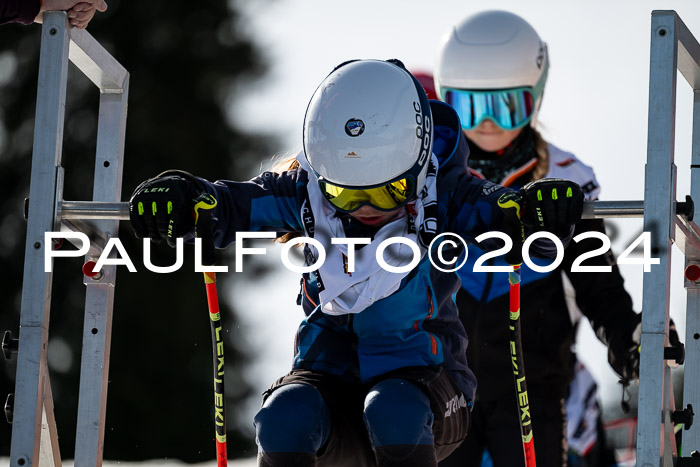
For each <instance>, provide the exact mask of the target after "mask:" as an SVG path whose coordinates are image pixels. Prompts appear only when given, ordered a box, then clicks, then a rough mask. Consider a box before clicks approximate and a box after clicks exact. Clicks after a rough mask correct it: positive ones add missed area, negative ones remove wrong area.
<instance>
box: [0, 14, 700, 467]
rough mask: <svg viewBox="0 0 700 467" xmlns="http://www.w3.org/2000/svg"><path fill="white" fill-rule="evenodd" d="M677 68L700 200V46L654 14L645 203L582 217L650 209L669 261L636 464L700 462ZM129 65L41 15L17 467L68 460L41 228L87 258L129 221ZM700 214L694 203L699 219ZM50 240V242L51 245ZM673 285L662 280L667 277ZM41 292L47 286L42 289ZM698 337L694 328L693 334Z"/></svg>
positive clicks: (655, 279) (648, 362)
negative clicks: (68, 111)
mask: <svg viewBox="0 0 700 467" xmlns="http://www.w3.org/2000/svg"><path fill="white" fill-rule="evenodd" d="M68 57H69V58H70V60H71V61H73V63H74V64H76V65H77V66H78V68H80V70H81V71H82V72H83V73H84V74H85V75H86V76H88V77H89V78H90V79H91V80H92V81H93V83H95V85H96V86H97V87H98V88H99V89H100V93H101V95H100V97H101V98H100V110H99V124H98V136H97V139H98V142H97V155H96V158H97V159H96V162H97V163H96V164H95V185H94V191H93V201H64V200H63V199H62V188H63V186H62V183H63V171H62V168H61V166H60V162H61V144H62V140H63V118H64V108H65V93H66V80H67V74H66V73H67V67H68ZM676 70H680V71H681V73H682V75H683V76H684V77H685V79H686V80H687V81H688V83H689V84H690V85H691V87H692V89H693V92H694V106H693V134H692V138H693V145H692V163H691V167H690V168H691V195H692V196H691V197H692V199H693V200H696V202H698V201H700V171H699V170H697V169H700V46H699V45H698V43H697V41H696V40H695V38H694V37H693V36H692V34H691V33H690V31H689V30H688V28H687V27H686V26H685V24H684V23H683V22H682V21H681V19H680V18H679V17H678V16H677V14H676V13H675V12H674V11H654V12H653V13H652V25H651V57H650V80H649V123H648V144H647V164H646V169H645V173H646V175H645V193H644V201H605V202H603V201H596V202H586V203H585V205H584V215H583V217H584V218H612V217H615V218H632V217H642V216H643V217H644V230H645V231H648V232H651V234H652V235H651V241H652V245H651V246H652V255H654V256H657V257H659V258H660V264H659V265H658V266H655V267H652V268H651V272H648V273H645V274H644V283H643V309H644V314H643V318H642V350H641V351H642V354H641V364H640V373H641V375H640V376H641V378H640V384H639V402H640V403H639V418H638V420H639V424H638V433H637V465H640V466H642V467H651V466H660V465H661V466H671V465H674V460H675V461H676V465H700V463H694V460H690V459H686V458H683V459H680V458H676V459H674V457H676V456H677V454H676V449H675V448H676V447H675V437H674V434H673V428H672V424H671V414H672V413H673V411H674V409H675V407H674V401H673V391H672V388H671V378H670V370H669V369H668V367H667V366H666V365H665V364H664V348H665V342H666V336H667V335H668V322H669V314H668V308H669V307H668V305H669V298H670V297H669V287H668V285H669V277H670V256H669V252H670V248H671V245H672V244H673V243H676V244H677V245H678V246H679V248H680V249H681V251H683V253H684V254H685V262H686V266H688V265H691V264H692V265H698V264H700V228H699V227H698V226H697V225H696V224H695V223H694V222H692V221H690V220H688V216H687V215H680V214H677V213H676V210H677V205H678V203H677V202H676V167H675V165H674V137H675V135H674V129H675V97H676V94H675V90H676ZM128 81H129V75H128V72H127V71H126V70H125V69H124V68H123V67H122V66H121V65H119V63H117V62H116V61H115V60H114V59H113V58H112V57H111V56H110V55H109V54H108V53H107V52H106V51H105V50H104V49H103V48H102V47H101V46H100V45H99V44H98V43H97V42H96V41H95V40H94V39H93V38H92V37H91V36H90V35H89V34H88V33H87V32H85V31H80V30H71V29H69V28H68V27H67V24H66V19H65V13H59V12H52V13H47V14H46V15H45V17H44V25H43V28H42V46H41V59H40V65H39V90H38V94H37V115H36V123H35V136H34V138H35V139H34V154H33V159H32V174H31V186H30V199H31V203H30V206H29V218H28V230H27V245H26V250H25V272H24V288H23V293H22V310H21V316H20V326H21V328H20V338H19V353H18V361H17V378H16V387H15V406H14V422H13V430H12V446H11V457H10V466H11V467H25V466H29V465H31V466H38V465H40V464H41V465H56V466H60V465H61V460H60V454H59V453H58V447H57V446H58V444H57V435H56V426H55V420H54V418H53V401H52V398H51V387H50V382H49V377H48V369H47V364H46V351H47V344H48V324H49V309H50V303H51V278H52V277H51V273H45V272H44V271H43V268H44V248H46V247H47V245H44V232H47V231H54V230H58V229H64V230H65V229H68V230H73V231H85V230H86V229H87V230H89V231H90V232H91V233H93V234H96V237H97V239H96V242H95V244H94V245H92V246H91V250H90V252H89V253H88V256H87V259H94V257H95V256H97V255H98V254H99V253H100V252H101V246H100V244H103V243H102V242H104V241H105V240H106V239H108V238H110V237H112V236H114V235H116V232H117V227H118V221H119V220H126V219H128V217H129V215H128V205H127V203H124V202H120V201H119V200H120V198H121V174H122V166H123V151H124V131H125V126H126V101H127V95H128ZM698 215H700V205H697V204H696V207H695V212H694V216H695V218H700V217H698ZM48 247H50V245H48ZM115 273H116V271H115V266H106V267H105V271H104V275H103V276H102V278H100V279H99V280H96V281H95V280H92V279H88V278H86V279H85V284H86V286H87V296H86V303H85V326H84V331H83V352H82V359H81V377H80V400H79V407H78V429H77V430H78V433H77V441H76V453H75V463H76V465H81V466H83V465H84V466H91V465H96V466H98V465H101V464H102V445H103V441H104V417H105V406H106V405H105V402H106V392H107V374H108V369H109V348H110V333H111V318H112V303H113V298H114V283H115ZM661 283H663V284H666V287H664V288H662V287H659V286H658V285H659V284H661ZM685 287H686V289H687V291H688V296H687V312H688V313H687V320H686V338H685V343H686V349H687V359H686V363H685V387H684V399H685V402H688V403H692V404H693V406H694V407H700V386H698V385H697V384H694V382H697V381H700V358H698V356H700V283H695V282H691V281H689V280H688V279H686V280H685ZM39 291H43V293H39ZM696 336H697V337H696ZM699 425H700V424H693V426H692V427H691V428H690V429H689V430H687V431H685V432H684V433H683V445H684V451H685V452H686V453H689V452H691V451H694V450H698V451H700V426H699Z"/></svg>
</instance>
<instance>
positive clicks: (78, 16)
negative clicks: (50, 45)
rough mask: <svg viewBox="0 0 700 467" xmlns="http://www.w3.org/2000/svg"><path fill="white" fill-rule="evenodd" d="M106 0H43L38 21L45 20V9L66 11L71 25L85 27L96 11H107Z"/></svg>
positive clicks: (79, 27)
mask: <svg viewBox="0 0 700 467" xmlns="http://www.w3.org/2000/svg"><path fill="white" fill-rule="evenodd" d="M106 10H107V3H106V2H105V0H43V2H42V4H41V8H40V9H39V14H38V15H37V16H36V18H34V21H35V22H36V23H41V22H43V20H44V12H45V11H66V12H67V16H68V23H69V24H70V25H71V27H74V28H78V29H85V28H86V27H87V25H88V23H89V22H90V20H91V19H92V17H93V16H95V12H96V11H106Z"/></svg>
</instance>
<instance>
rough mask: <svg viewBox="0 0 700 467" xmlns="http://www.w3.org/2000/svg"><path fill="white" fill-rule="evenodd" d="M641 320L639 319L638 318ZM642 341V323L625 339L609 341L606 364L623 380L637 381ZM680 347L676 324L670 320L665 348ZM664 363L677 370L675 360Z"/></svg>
mask: <svg viewBox="0 0 700 467" xmlns="http://www.w3.org/2000/svg"><path fill="white" fill-rule="evenodd" d="M640 318H641V317H640ZM641 339H642V323H641V319H640V322H639V323H638V324H637V326H635V328H634V330H633V331H632V333H631V334H629V335H627V336H626V337H622V336H619V337H617V338H615V337H613V338H611V339H610V344H609V345H608V362H609V363H610V366H611V367H612V368H613V370H615V372H616V373H617V374H618V375H620V377H621V378H622V379H623V380H627V381H630V380H636V379H639V357H640V352H641V347H640V346H641ZM668 345H670V346H671V347H682V346H683V344H682V343H681V340H680V338H679V337H678V331H677V330H676V324H675V323H674V322H673V320H671V321H670V322H669V325H668V342H667V346H668ZM666 363H667V365H668V366H669V367H671V368H677V367H678V362H676V361H675V360H666Z"/></svg>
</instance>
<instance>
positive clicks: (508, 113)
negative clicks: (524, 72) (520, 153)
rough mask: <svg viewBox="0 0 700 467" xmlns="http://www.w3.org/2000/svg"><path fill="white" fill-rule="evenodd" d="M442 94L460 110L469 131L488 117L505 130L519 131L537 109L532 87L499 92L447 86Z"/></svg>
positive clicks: (464, 125) (459, 112)
mask: <svg viewBox="0 0 700 467" xmlns="http://www.w3.org/2000/svg"><path fill="white" fill-rule="evenodd" d="M442 94H443V98H444V101H445V102H447V103H448V104H450V105H451V106H452V107H453V108H454V109H455V110H456V111H457V114H458V115H459V119H460V120H461V122H462V128H464V129H465V130H473V129H474V128H476V127H477V126H479V124H480V123H481V122H482V121H483V120H484V119H486V118H488V119H490V120H492V121H493V122H494V123H495V124H496V125H498V126H500V127H501V128H503V129H504V130H517V129H518V128H522V127H524V126H525V125H527V123H528V122H529V121H530V119H531V118H532V115H533V114H534V112H535V100H536V99H535V96H534V94H533V91H532V88H515V89H502V90H497V91H467V90H464V89H449V88H446V89H444V90H443V92H442Z"/></svg>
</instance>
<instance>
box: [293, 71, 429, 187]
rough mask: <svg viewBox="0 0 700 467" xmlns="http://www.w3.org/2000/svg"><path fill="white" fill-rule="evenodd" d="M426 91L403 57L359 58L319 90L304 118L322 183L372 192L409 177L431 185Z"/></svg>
mask: <svg viewBox="0 0 700 467" xmlns="http://www.w3.org/2000/svg"><path fill="white" fill-rule="evenodd" d="M432 130H433V128H432V115H431V112H430V106H429V104H428V99H427V96H426V94H425V91H424V90H423V88H422V87H421V85H420V83H418V81H417V80H416V79H415V78H414V77H413V76H412V75H411V74H410V73H409V72H408V71H406V69H405V68H404V67H403V64H402V63H401V62H399V61H398V60H390V61H382V60H354V61H349V62H345V63H343V64H341V65H339V66H338V67H336V68H335V69H334V70H333V71H332V72H331V74H329V75H328V76H327V77H326V79H325V80H323V82H322V83H321V84H320V85H319V87H318V88H317V89H316V91H315V92H314V95H313V97H312V98H311V101H310V102H309V106H308V108H307V110H306V116H305V118H304V136H303V143H304V153H305V155H306V159H307V161H308V163H309V165H310V166H311V168H312V169H313V172H314V175H315V177H316V178H317V180H318V181H319V183H320V184H321V183H330V184H333V185H335V186H337V187H342V188H348V189H360V190H366V189H369V188H374V187H380V186H383V185H386V184H388V183H390V182H394V181H396V180H399V179H403V178H406V179H409V180H410V182H411V183H410V185H411V186H410V188H411V190H410V191H411V193H409V198H410V197H412V196H413V195H415V194H417V193H420V191H421V190H422V189H423V186H424V184H425V175H426V172H427V168H428V160H429V159H430V155H431V153H432V139H433V138H432V136H433V131H432Z"/></svg>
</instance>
